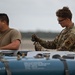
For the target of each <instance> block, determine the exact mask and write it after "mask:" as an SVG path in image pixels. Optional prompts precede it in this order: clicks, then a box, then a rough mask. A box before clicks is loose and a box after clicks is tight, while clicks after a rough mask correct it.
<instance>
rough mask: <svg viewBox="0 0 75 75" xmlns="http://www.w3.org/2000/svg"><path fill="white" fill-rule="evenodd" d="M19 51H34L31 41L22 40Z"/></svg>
mask: <svg viewBox="0 0 75 75" xmlns="http://www.w3.org/2000/svg"><path fill="white" fill-rule="evenodd" d="M20 49H21V50H34V45H33V42H32V41H31V40H28V39H24V40H22V43H21V46H20Z"/></svg>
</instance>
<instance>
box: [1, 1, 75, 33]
mask: <svg viewBox="0 0 75 75" xmlns="http://www.w3.org/2000/svg"><path fill="white" fill-rule="evenodd" d="M63 6H68V7H69V8H70V10H71V11H72V14H73V19H72V21H73V22H75V0H0V13H6V14H7V15H8V17H9V20H10V21H9V26H10V27H12V28H15V29H18V30H20V31H23V32H30V31H46V32H49V31H52V32H60V31H61V30H62V29H63V28H62V27H61V26H60V25H59V24H58V21H57V17H56V11H57V10H58V9H61V8H63Z"/></svg>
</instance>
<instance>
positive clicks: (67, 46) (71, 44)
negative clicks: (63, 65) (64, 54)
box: [39, 25, 75, 51]
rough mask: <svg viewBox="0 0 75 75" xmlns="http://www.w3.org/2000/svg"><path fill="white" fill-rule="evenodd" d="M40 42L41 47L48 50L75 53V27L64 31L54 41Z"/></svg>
mask: <svg viewBox="0 0 75 75" xmlns="http://www.w3.org/2000/svg"><path fill="white" fill-rule="evenodd" d="M39 40H40V41H39V43H40V44H41V46H43V47H44V48H47V49H57V50H61V51H75V26H74V25H73V26H71V27H70V28H65V29H63V30H62V31H61V32H60V34H59V35H58V36H57V37H56V38H55V39H54V40H53V41H44V40H41V39H39Z"/></svg>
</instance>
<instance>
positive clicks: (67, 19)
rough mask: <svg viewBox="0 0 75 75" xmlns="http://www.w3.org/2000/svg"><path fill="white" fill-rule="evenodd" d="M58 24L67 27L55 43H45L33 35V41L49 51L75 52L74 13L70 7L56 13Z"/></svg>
mask: <svg viewBox="0 0 75 75" xmlns="http://www.w3.org/2000/svg"><path fill="white" fill-rule="evenodd" d="M56 16H57V18H58V22H59V24H60V25H61V26H62V27H65V28H64V29H63V30H62V31H61V32H60V34H59V35H58V36H57V37H56V38H55V39H54V40H53V41H44V40H42V39H40V38H39V37H37V36H36V35H35V34H34V35H32V41H35V42H39V44H40V45H41V46H43V47H44V48H47V49H57V50H58V51H75V26H74V23H73V22H72V13H71V11H70V10H69V8H68V7H63V8H62V9H59V10H58V11H57V12H56Z"/></svg>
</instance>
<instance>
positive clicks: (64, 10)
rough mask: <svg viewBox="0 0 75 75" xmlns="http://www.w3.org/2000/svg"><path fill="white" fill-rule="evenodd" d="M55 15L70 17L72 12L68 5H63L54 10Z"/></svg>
mask: <svg viewBox="0 0 75 75" xmlns="http://www.w3.org/2000/svg"><path fill="white" fill-rule="evenodd" d="M56 16H57V17H62V18H69V19H70V20H71V19H72V13H71V11H70V9H69V8H68V7H63V8H62V9H59V10H58V11H57V12H56Z"/></svg>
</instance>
